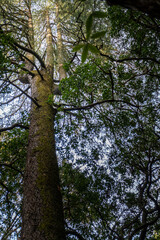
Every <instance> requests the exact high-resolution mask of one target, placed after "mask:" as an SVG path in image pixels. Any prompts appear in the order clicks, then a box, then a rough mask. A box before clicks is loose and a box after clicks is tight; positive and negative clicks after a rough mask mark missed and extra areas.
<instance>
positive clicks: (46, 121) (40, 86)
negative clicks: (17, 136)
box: [21, 71, 66, 240]
mask: <svg viewBox="0 0 160 240" xmlns="http://www.w3.org/2000/svg"><path fill="white" fill-rule="evenodd" d="M41 74H42V75H43V78H44V80H42V79H41V78H40V76H39V75H37V76H35V77H34V79H33V81H32V84H31V90H32V97H33V98H36V99H37V100H38V103H39V104H40V105H41V107H39V108H38V107H37V106H35V105H32V110H31V123H30V130H29V145H28V154H27V162H26V170H25V177H24V199H23V212H22V215H23V216H22V218H23V221H22V235H21V239H22V240H65V239H66V238H65V231H64V219H63V207H62V198H61V192H60V186H59V174H58V165H57V158H56V152H55V140H54V116H55V112H54V110H53V109H52V107H51V106H50V105H49V104H48V103H47V100H48V97H49V95H51V93H52V85H53V83H52V82H53V80H52V78H51V77H50V76H49V74H48V73H47V72H46V71H42V72H41Z"/></svg>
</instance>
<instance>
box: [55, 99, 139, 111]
mask: <svg viewBox="0 0 160 240" xmlns="http://www.w3.org/2000/svg"><path fill="white" fill-rule="evenodd" d="M103 103H125V104H128V105H130V106H132V107H136V108H139V107H140V106H139V105H135V104H132V103H130V102H126V101H123V100H114V99H109V100H103V101H99V102H95V103H92V104H89V105H85V106H79V107H78V106H77V107H71V108H63V111H64V112H66V111H76V110H88V109H91V108H93V107H95V106H97V105H100V104H103ZM63 105H64V104H60V105H55V106H56V107H61V106H63Z"/></svg>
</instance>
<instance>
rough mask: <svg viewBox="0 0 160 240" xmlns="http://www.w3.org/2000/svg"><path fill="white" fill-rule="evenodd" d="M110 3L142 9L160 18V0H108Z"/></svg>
mask: <svg viewBox="0 0 160 240" xmlns="http://www.w3.org/2000/svg"><path fill="white" fill-rule="evenodd" d="M106 2H107V3H108V4H109V5H120V6H123V7H126V8H131V9H136V10H140V11H142V12H144V13H148V14H149V15H150V16H152V17H156V18H160V0H134V1H133V0H106Z"/></svg>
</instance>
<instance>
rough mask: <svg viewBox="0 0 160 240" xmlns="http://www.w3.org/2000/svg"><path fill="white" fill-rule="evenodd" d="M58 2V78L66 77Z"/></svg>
mask: <svg viewBox="0 0 160 240" xmlns="http://www.w3.org/2000/svg"><path fill="white" fill-rule="evenodd" d="M58 4H59V2H58V1H56V22H57V50H58V56H57V63H58V73H59V80H62V79H63V78H66V71H65V69H64V68H63V64H64V49H63V42H62V31H61V21H60V12H59V5H58Z"/></svg>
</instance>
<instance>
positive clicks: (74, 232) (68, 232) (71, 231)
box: [66, 230, 85, 240]
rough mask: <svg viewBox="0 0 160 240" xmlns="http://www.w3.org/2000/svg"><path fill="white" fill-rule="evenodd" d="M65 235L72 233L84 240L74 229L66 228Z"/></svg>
mask: <svg viewBox="0 0 160 240" xmlns="http://www.w3.org/2000/svg"><path fill="white" fill-rule="evenodd" d="M66 235H74V236H76V237H78V238H79V239H80V240H85V239H84V238H83V237H82V236H81V234H79V233H78V232H76V231H75V230H66Z"/></svg>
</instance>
